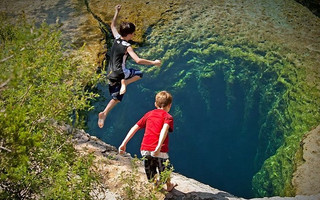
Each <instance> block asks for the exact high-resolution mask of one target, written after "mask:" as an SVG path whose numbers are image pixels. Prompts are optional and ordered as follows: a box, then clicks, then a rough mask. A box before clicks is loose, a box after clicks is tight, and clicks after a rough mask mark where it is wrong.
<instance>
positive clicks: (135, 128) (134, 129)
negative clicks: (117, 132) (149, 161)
mask: <svg viewBox="0 0 320 200" xmlns="http://www.w3.org/2000/svg"><path fill="white" fill-rule="evenodd" d="M139 129H140V127H139V126H138V125H137V124H135V125H134V126H133V127H132V128H131V129H130V131H129V132H128V134H127V136H126V138H124V140H123V142H122V143H121V145H120V147H119V153H120V154H124V152H125V151H126V146H127V143H128V142H129V141H130V139H131V138H132V137H133V136H134V134H136V132H137V131H138V130H139Z"/></svg>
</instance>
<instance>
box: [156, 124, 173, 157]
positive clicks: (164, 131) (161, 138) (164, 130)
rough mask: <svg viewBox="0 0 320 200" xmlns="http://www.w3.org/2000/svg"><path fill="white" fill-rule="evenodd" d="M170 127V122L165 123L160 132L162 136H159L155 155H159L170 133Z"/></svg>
mask: <svg viewBox="0 0 320 200" xmlns="http://www.w3.org/2000/svg"><path fill="white" fill-rule="evenodd" d="M169 127H170V126H169V124H163V126H162V129H161V132H160V136H159V141H158V145H157V147H156V149H155V150H154V151H153V156H157V155H158V154H159V153H160V151H161V147H162V144H163V142H164V140H165V139H166V137H167V135H168V131H169Z"/></svg>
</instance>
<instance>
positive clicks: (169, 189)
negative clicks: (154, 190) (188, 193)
mask: <svg viewBox="0 0 320 200" xmlns="http://www.w3.org/2000/svg"><path fill="white" fill-rule="evenodd" d="M176 186H178V184H177V183H167V192H171V191H172V190H173V188H175V187H176Z"/></svg>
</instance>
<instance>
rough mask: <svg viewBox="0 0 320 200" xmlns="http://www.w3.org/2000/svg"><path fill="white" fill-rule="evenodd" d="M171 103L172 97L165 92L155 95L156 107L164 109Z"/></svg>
mask: <svg viewBox="0 0 320 200" xmlns="http://www.w3.org/2000/svg"><path fill="white" fill-rule="evenodd" d="M171 103H172V95H171V94H170V93H169V92H167V91H161V92H158V93H157V94H156V105H157V106H158V107H159V108H164V107H166V106H168V105H170V104H171Z"/></svg>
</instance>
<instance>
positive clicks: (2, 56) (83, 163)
mask: <svg viewBox="0 0 320 200" xmlns="http://www.w3.org/2000/svg"><path fill="white" fill-rule="evenodd" d="M11 20H12V19H11ZM0 47H1V51H0V70H1V74H0V95H1V96H0V124H1V126H0V134H1V140H0V146H1V150H0V155H1V156H0V199H30V198H39V199H89V198H90V195H89V192H90V191H91V190H92V185H93V184H94V183H95V182H96V181H97V180H98V179H97V176H96V175H95V174H94V173H93V172H92V170H91V169H90V167H91V165H92V162H93V157H92V156H88V157H83V156H79V155H77V153H76V152H75V150H74V148H73V144H72V142H71V137H72V136H71V135H68V134H66V132H65V131H62V129H61V128H60V127H61V125H63V124H65V123H67V124H71V123H74V125H80V124H81V119H80V118H79V112H81V111H82V110H85V109H89V108H90V106H89V105H88V99H91V98H94V96H95V95H94V94H92V93H89V92H87V91H86V90H85V86H86V85H88V84H90V83H91V82H92V83H94V80H93V79H92V78H91V77H89V76H88V75H89V74H88V73H87V72H86V71H85V70H82V69H81V67H83V64H82V63H81V61H76V60H75V59H72V58H68V57H66V56H65V54H64V53H65V49H63V47H62V43H61V41H60V32H59V31H57V30H55V28H50V27H49V26H48V25H47V24H41V26H40V27H39V28H36V27H35V26H34V25H33V24H29V23H27V22H26V21H25V20H24V19H18V20H15V21H14V22H10V21H9V19H8V18H6V16H4V15H1V16H0ZM72 113H73V114H72Z"/></svg>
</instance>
